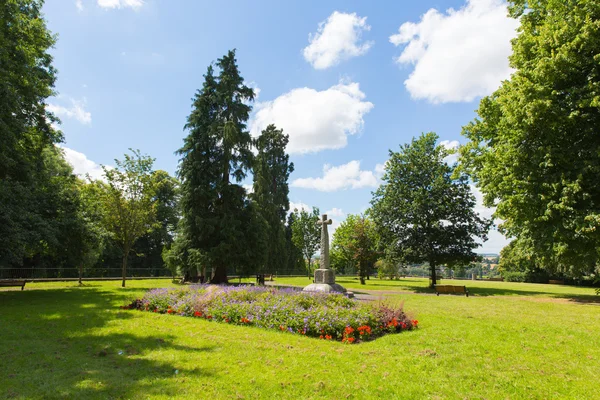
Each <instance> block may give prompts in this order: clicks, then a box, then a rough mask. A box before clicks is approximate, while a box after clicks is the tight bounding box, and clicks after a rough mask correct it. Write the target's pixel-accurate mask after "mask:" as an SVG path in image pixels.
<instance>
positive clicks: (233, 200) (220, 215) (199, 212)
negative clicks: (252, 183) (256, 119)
mask: <svg viewBox="0 0 600 400" xmlns="http://www.w3.org/2000/svg"><path fill="white" fill-rule="evenodd" d="M216 66H217V68H219V75H218V76H215V75H214V70H213V67H212V66H209V67H208V70H207V72H206V74H205V75H204V78H205V81H204V85H203V87H202V89H201V90H199V91H198V92H197V93H196V96H195V97H194V99H193V110H192V113H191V114H190V116H189V117H188V120H187V124H186V125H185V129H186V130H188V131H189V135H188V136H187V137H186V138H185V140H184V145H183V147H182V148H181V149H179V150H178V152H177V153H178V154H179V155H181V156H182V158H181V163H180V165H179V176H180V178H181V181H182V196H181V211H182V215H183V221H182V226H181V235H182V238H181V239H180V240H181V243H182V245H181V246H178V248H179V250H180V252H182V253H184V257H183V258H185V259H186V260H187V262H186V264H187V268H188V269H191V270H197V269H198V267H200V268H203V269H204V268H206V267H207V266H209V267H211V268H212V271H213V273H212V276H211V282H212V283H224V282H227V268H234V267H235V268H238V267H241V266H243V265H244V264H245V263H247V261H246V260H247V259H248V257H247V256H248V255H247V254H246V251H245V249H246V247H247V246H246V245H247V244H248V243H247V242H248V240H250V239H248V237H249V236H252V235H248V233H249V229H252V226H251V225H255V223H256V224H259V223H260V222H262V221H260V220H259V219H257V218H255V216H253V215H251V214H252V213H253V212H254V208H253V207H252V206H251V205H250V204H249V201H248V200H247V199H246V196H245V191H244V189H243V188H242V187H241V186H240V185H239V183H240V182H241V181H242V180H243V179H244V178H245V177H246V172H247V171H248V170H249V169H250V168H251V166H252V165H251V164H252V153H251V151H250V146H251V142H252V141H251V138H250V134H249V133H248V131H247V129H246V122H247V121H248V117H249V114H250V111H251V106H250V105H249V104H248V103H249V102H250V101H252V100H253V99H254V92H253V90H252V89H251V88H249V87H248V86H246V85H244V79H243V78H242V77H241V76H240V73H239V70H238V67H237V63H236V59H235V51H233V50H232V51H229V52H228V54H227V55H225V56H224V57H223V58H220V59H219V60H217V62H216ZM232 178H233V179H232ZM232 180H233V182H232ZM244 221H246V223H244ZM252 240H256V237H252ZM256 251H258V249H257V250H256ZM251 259H254V258H252V257H251Z"/></svg>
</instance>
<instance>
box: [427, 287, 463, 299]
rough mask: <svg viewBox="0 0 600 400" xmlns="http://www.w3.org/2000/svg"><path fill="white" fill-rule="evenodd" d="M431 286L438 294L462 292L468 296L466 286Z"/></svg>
mask: <svg viewBox="0 0 600 400" xmlns="http://www.w3.org/2000/svg"><path fill="white" fill-rule="evenodd" d="M433 288H434V289H435V293H436V294H437V295H438V296H439V295H440V293H442V294H443V293H464V294H466V295H467V297H469V291H468V290H467V287H466V286H453V285H435V286H434V287H433Z"/></svg>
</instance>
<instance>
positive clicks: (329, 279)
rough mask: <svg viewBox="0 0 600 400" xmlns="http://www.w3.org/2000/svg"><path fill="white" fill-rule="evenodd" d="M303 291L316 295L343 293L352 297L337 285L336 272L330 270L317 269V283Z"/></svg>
mask: <svg viewBox="0 0 600 400" xmlns="http://www.w3.org/2000/svg"><path fill="white" fill-rule="evenodd" d="M303 291H304V292H315V293H342V294H345V295H347V296H349V297H352V295H351V293H349V292H348V291H346V288H344V287H343V286H342V285H338V284H337V283H335V272H334V271H333V270H332V269H329V268H319V269H316V270H315V283H311V284H310V285H308V286H307V287H305V288H304V290H303Z"/></svg>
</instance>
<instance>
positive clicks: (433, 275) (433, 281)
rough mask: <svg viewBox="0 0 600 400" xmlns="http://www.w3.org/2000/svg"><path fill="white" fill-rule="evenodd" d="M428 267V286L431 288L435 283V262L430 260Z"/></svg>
mask: <svg viewBox="0 0 600 400" xmlns="http://www.w3.org/2000/svg"><path fill="white" fill-rule="evenodd" d="M429 267H430V268H431V286H430V288H432V289H433V287H434V286H435V285H436V284H437V277H436V276H435V264H434V263H432V262H430V263H429Z"/></svg>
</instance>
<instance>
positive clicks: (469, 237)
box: [371, 133, 490, 285]
mask: <svg viewBox="0 0 600 400" xmlns="http://www.w3.org/2000/svg"><path fill="white" fill-rule="evenodd" d="M437 140H438V136H437V135H436V134H434V133H427V134H423V135H421V137H419V138H418V139H413V140H412V142H411V143H410V144H407V145H403V146H401V148H400V151H399V152H393V151H390V159H389V160H388V162H387V164H386V169H385V174H384V176H383V181H384V184H383V185H382V186H381V187H380V188H379V189H378V190H377V191H376V192H375V193H374V197H373V200H372V202H371V204H372V205H373V208H372V217H373V220H374V222H375V224H376V226H377V228H378V231H379V234H380V240H381V242H380V243H381V247H382V248H383V250H384V252H385V255H386V257H387V258H388V259H390V260H396V261H401V262H403V263H409V264H410V263H423V262H427V263H429V265H430V269H431V279H432V285H435V283H436V274H435V268H436V267H437V266H440V265H448V266H453V265H459V264H468V263H470V262H471V261H473V260H475V259H476V258H477V256H476V254H475V253H474V252H473V249H475V248H476V247H477V246H478V244H477V242H476V238H481V239H483V240H486V238H487V237H486V235H487V231H488V229H489V226H490V221H485V220H483V219H481V218H480V217H479V216H478V215H477V213H476V212H475V211H474V206H475V197H474V196H473V194H472V193H471V191H470V189H469V185H468V180H467V177H466V176H465V175H464V174H456V176H454V174H455V167H454V166H449V165H448V164H446V163H445V162H444V158H445V157H446V156H447V155H448V151H447V150H446V149H445V148H444V147H443V146H436V142H437Z"/></svg>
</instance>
